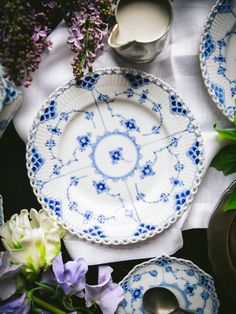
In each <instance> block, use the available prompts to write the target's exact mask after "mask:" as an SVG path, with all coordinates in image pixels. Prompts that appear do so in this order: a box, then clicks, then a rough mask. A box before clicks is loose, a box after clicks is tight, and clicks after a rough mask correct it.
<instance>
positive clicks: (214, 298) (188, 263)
mask: <svg viewBox="0 0 236 314" xmlns="http://www.w3.org/2000/svg"><path fill="white" fill-rule="evenodd" d="M163 258H164V259H168V260H169V261H172V262H177V263H179V264H182V265H186V266H187V267H192V268H193V269H194V270H195V271H196V272H197V273H200V274H201V275H203V276H205V277H206V278H209V279H210V280H212V281H213V283H214V279H213V277H212V276H210V275H209V274H207V273H206V272H205V271H204V270H202V269H201V268H199V267H198V266H197V265H196V264H194V263H193V262H191V261H189V260H186V259H182V258H176V257H173V256H161V257H154V258H152V259H150V260H148V261H146V262H143V263H141V264H138V265H136V266H134V268H133V269H131V271H130V272H129V273H128V274H127V275H126V276H125V277H124V278H123V279H122V280H121V281H120V282H119V285H121V286H122V285H123V284H124V283H125V282H126V281H128V280H129V279H130V278H131V277H132V276H133V275H134V273H135V272H136V271H138V270H139V269H142V268H145V267H146V266H149V265H151V264H153V263H155V262H156V261H158V260H161V259H163ZM160 267H161V266H160ZM211 288H212V302H213V303H215V305H216V308H217V311H216V312H214V313H213V314H217V313H218V308H219V305H220V302H219V300H218V297H217V294H216V289H215V286H214V285H212V286H211Z"/></svg>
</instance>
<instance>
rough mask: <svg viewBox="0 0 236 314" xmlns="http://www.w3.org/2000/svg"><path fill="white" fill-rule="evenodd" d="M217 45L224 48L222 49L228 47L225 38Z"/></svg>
mask: <svg viewBox="0 0 236 314" xmlns="http://www.w3.org/2000/svg"><path fill="white" fill-rule="evenodd" d="M217 44H218V45H219V48H222V47H225V46H226V45H225V40H224V38H222V39H221V40H218V41H217Z"/></svg>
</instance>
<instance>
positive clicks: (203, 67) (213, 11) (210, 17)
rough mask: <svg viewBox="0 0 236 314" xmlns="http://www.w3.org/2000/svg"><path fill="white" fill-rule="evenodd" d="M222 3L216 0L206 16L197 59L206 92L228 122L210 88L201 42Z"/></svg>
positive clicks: (230, 118)
mask: <svg viewBox="0 0 236 314" xmlns="http://www.w3.org/2000/svg"><path fill="white" fill-rule="evenodd" d="M222 2H223V0H218V1H217V2H216V4H215V5H214V6H213V8H212V9H211V11H210V14H209V15H208V18H207V20H206V24H205V25H204V27H203V31H202V35H201V43H200V51H199V59H200V68H201V72H202V77H203V80H204V83H205V85H206V88H207V90H208V93H209V94H210V96H211V98H212V100H213V101H214V103H215V104H216V106H217V107H218V108H219V109H220V111H221V112H222V113H223V114H224V115H225V116H226V117H227V118H228V119H229V120H230V121H233V118H232V117H230V116H229V115H228V114H227V112H225V110H224V109H223V108H222V106H221V104H220V102H219V100H218V99H217V97H216V96H215V94H214V90H213V88H212V87H211V80H210V76H209V72H208V70H207V60H206V58H205V56H204V46H203V41H204V37H205V35H206V34H207V33H208V32H209V30H210V29H211V26H212V22H213V21H214V19H215V16H216V15H217V12H218V7H219V5H221V4H222Z"/></svg>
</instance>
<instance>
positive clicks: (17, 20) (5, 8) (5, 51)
mask: <svg viewBox="0 0 236 314" xmlns="http://www.w3.org/2000/svg"><path fill="white" fill-rule="evenodd" d="M1 11H2V12H1V13H0V37H1V45H0V60H1V63H2V64H3V65H4V67H5V69H6V72H7V74H8V76H9V78H10V79H11V80H12V81H13V82H15V83H16V84H17V85H21V84H22V83H23V84H24V85H25V86H26V87H27V86H29V85H30V84H31V81H32V77H31V75H30V74H31V72H34V71H35V70H36V69H38V67H39V63H40V61H41V57H40V56H41V53H42V52H43V51H44V50H45V48H49V49H50V47H51V44H52V43H51V42H50V40H48V38H47V36H48V34H49V32H50V28H49V27H48V26H49V20H48V19H47V16H46V14H45V13H43V12H41V11H38V10H36V9H35V8H33V7H32V5H31V4H30V2H29V1H23V0H14V1H3V3H1Z"/></svg>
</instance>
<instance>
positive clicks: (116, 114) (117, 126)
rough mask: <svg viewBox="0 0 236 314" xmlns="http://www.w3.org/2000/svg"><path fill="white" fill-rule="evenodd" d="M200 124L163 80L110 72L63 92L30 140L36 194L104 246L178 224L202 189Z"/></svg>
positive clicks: (36, 125) (117, 70) (45, 109)
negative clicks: (199, 187) (198, 190)
mask: <svg viewBox="0 0 236 314" xmlns="http://www.w3.org/2000/svg"><path fill="white" fill-rule="evenodd" d="M203 156H204V153H203V142H202V137H201V132H200V129H199V127H198V125H197V123H196V121H195V119H194V117H193V115H192V114H191V112H190V110H189V108H188V107H187V106H186V105H185V103H184V102H183V100H182V99H181V98H180V96H179V95H178V94H177V93H176V92H175V91H174V90H173V89H172V88H170V87H169V86H168V85H167V84H165V83H164V82H162V81H161V80H159V79H157V78H155V77H153V76H151V75H149V74H146V73H144V72H138V71H136V70H130V69H120V68H109V69H102V70H98V71H96V72H93V73H89V74H87V75H85V76H84V77H83V78H82V79H81V80H80V82H78V83H77V84H76V82H75V81H70V82H69V83H67V84H66V85H64V86H62V87H60V88H58V89H57V90H56V91H55V92H54V93H53V94H52V95H51V96H50V97H49V99H48V101H47V102H46V104H45V105H44V106H43V107H42V108H41V110H40V112H39V113H38V115H37V117H36V119H35V121H34V124H33V127H32V129H31V132H30V137H29V141H28V144H27V167H28V174H29V177H30V181H31V184H32V186H33V188H34V192H35V194H36V195H37V197H38V200H39V202H40V203H41V204H42V206H43V208H45V209H46V210H47V211H48V212H49V213H50V214H54V215H55V216H56V217H57V218H58V222H59V223H60V224H62V225H63V226H64V227H65V228H66V229H67V230H69V231H70V232H71V233H73V234H76V235H78V236H79V237H81V238H84V239H87V240H90V241H94V242H96V243H103V244H128V243H135V242H137V241H141V240H145V239H147V238H149V237H152V236H154V235H156V234H158V233H160V232H162V231H163V230H165V229H167V228H168V227H169V226H171V225H172V224H173V223H175V221H176V220H177V219H179V218H180V217H181V216H182V214H183V212H185V211H186V210H188V209H189V204H190V202H191V201H192V200H193V197H194V195H195V193H196V191H197V188H198V185H199V184H200V181H201V174H202V170H203Z"/></svg>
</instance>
